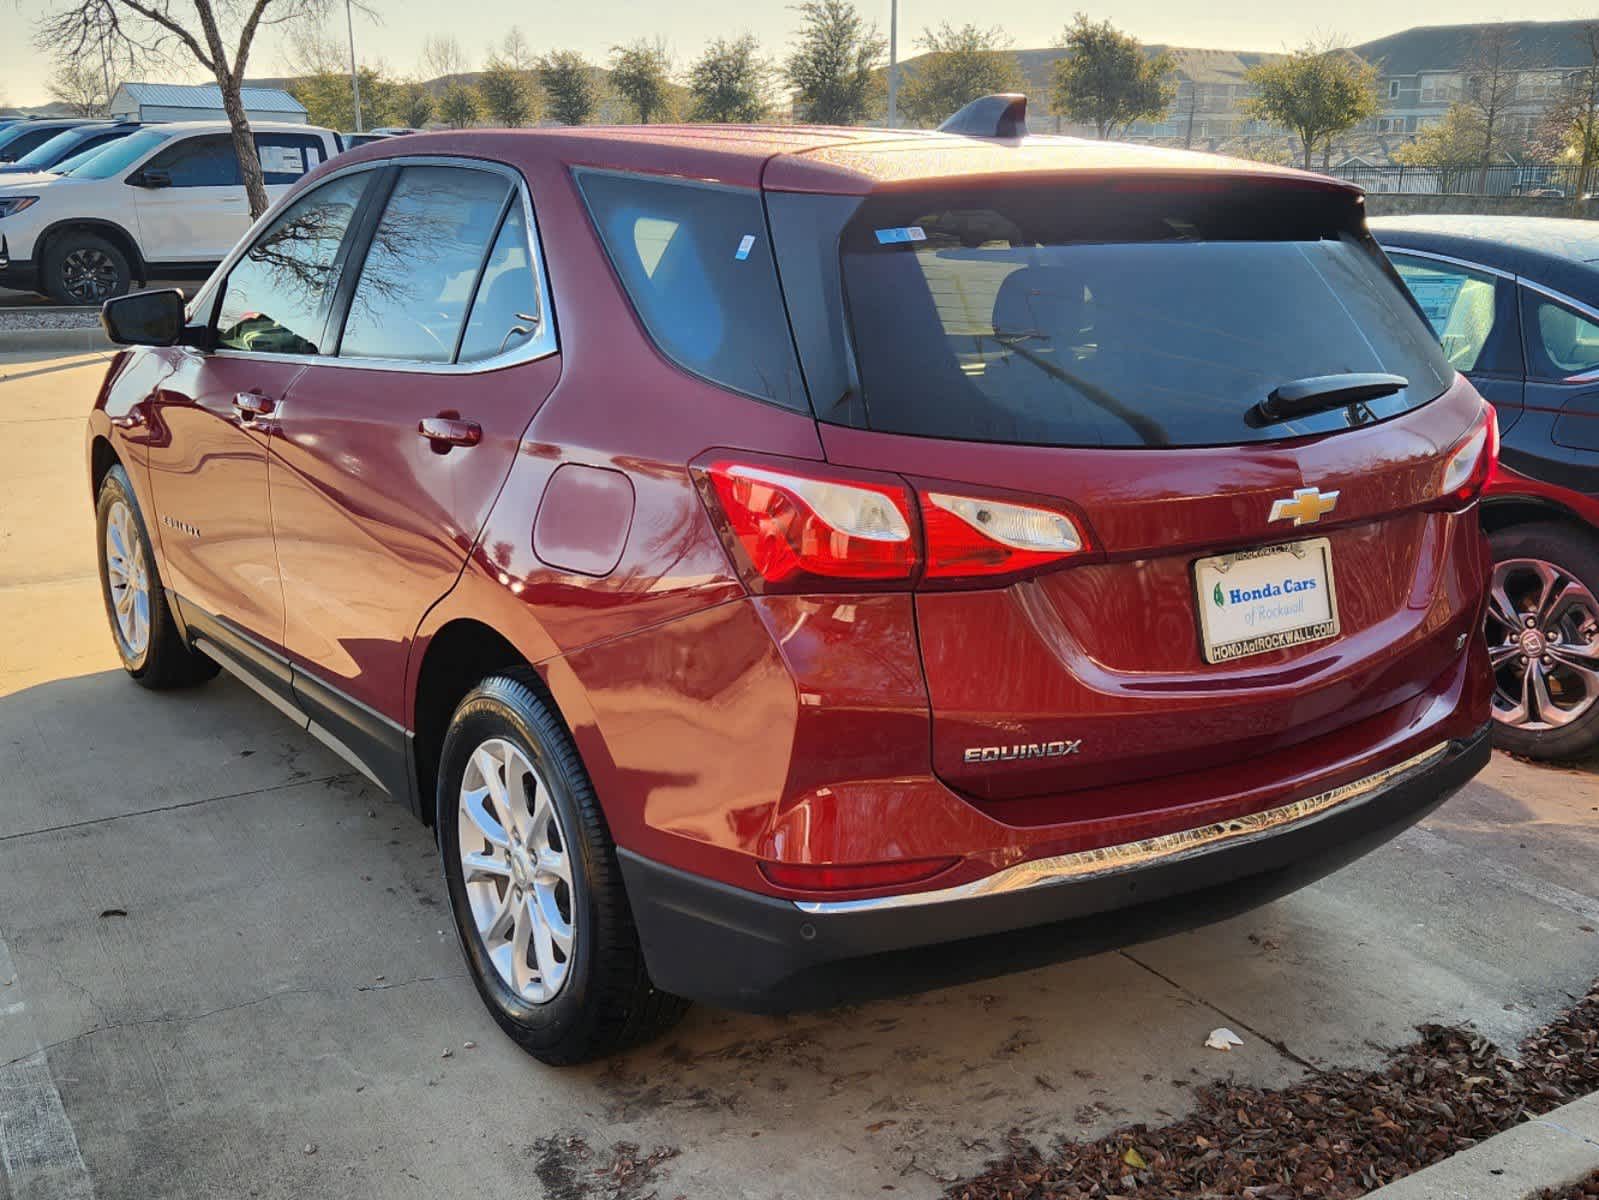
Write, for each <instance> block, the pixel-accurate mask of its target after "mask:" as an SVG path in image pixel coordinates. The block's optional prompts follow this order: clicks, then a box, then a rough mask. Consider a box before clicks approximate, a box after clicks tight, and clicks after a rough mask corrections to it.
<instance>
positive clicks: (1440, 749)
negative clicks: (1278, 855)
mask: <svg viewBox="0 0 1599 1200" xmlns="http://www.w3.org/2000/svg"><path fill="white" fill-rule="evenodd" d="M1448 752H1449V743H1448V742H1440V743H1439V744H1438V745H1436V746H1433V747H1431V748H1429V749H1427V750H1423V751H1422V752H1421V753H1420V754H1416V755H1413V756H1411V757H1410V758H1407V759H1405V761H1404V762H1402V763H1397V764H1395V765H1394V766H1391V767H1386V768H1384V769H1383V770H1381V771H1377V772H1374V773H1373V774H1371V775H1366V776H1364V777H1362V778H1360V779H1356V780H1354V781H1352V782H1350V783H1346V784H1342V785H1341V786H1339V787H1335V788H1331V789H1329V790H1328V791H1325V792H1318V793H1317V794H1316V795H1314V796H1307V797H1305V798H1304V799H1303V800H1295V801H1294V802H1293V803H1292V804H1284V805H1282V806H1281V807H1279V808H1268V809H1266V810H1265V811H1264V812H1258V813H1250V814H1249V815H1247V816H1242V817H1234V818H1232V819H1231V820H1227V821H1217V822H1213V823H1211V824H1209V825H1201V826H1200V827H1199V828H1197V829H1184V830H1181V831H1179V832H1177V833H1163V834H1161V835H1160V836H1158V837H1152V838H1144V839H1142V840H1140V841H1136V842H1124V843H1122V844H1121V845H1119V846H1101V847H1100V848H1099V849H1097V850H1078V851H1075V852H1073V853H1071V854H1060V855H1056V856H1055V857H1053V858H1040V859H1036V860H1034V861H1032V862H1023V863H1017V864H1016V865H1015V866H1013V867H1006V868H1005V869H1004V870H1001V871H996V872H994V874H992V875H985V876H984V877H983V878H981V879H974V880H972V882H970V883H963V884H960V885H958V886H956V887H949V888H940V889H937V890H935V891H930V892H903V893H900V894H898V895H893V896H873V897H871V898H870V899H867V900H804V901H795V903H794V907H795V908H797V909H799V910H800V911H801V912H805V913H817V914H829V913H851V912H872V911H877V910H881V909H887V908H911V907H914V906H918V905H923V904H944V903H947V902H948V901H951V900H975V899H977V898H979V897H982V896H997V895H1001V894H1003V893H1006V892H1019V891H1023V890H1025V889H1027V888H1035V887H1049V886H1051V885H1052V884H1057V883H1070V882H1074V881H1077V880H1082V879H1094V878H1098V877H1100V876H1104V875H1116V874H1120V873H1121V872H1124V871H1136V870H1138V869H1139V868H1140V867H1147V866H1150V865H1152V864H1155V863H1169V862H1176V861H1180V860H1182V859H1185V858H1193V857H1195V856H1197V855H1200V854H1208V853H1211V852H1212V851H1215V850H1218V849H1222V848H1224V847H1229V846H1235V845H1238V844H1241V843H1247V842H1253V841H1259V840H1261V839H1263V838H1268V837H1272V836H1274V835H1275V834H1278V833H1282V832H1283V831H1284V830H1286V829H1288V828H1290V827H1293V826H1300V825H1307V824H1310V823H1312V822H1314V821H1317V820H1320V819H1321V818H1322V817H1325V816H1326V815H1327V814H1328V813H1329V812H1331V811H1332V810H1333V809H1335V808H1345V807H1350V806H1352V805H1353V804H1354V803H1355V802H1364V801H1365V800H1367V799H1370V798H1371V796H1372V795H1373V793H1375V792H1378V791H1380V790H1381V789H1382V788H1384V787H1386V786H1387V785H1388V784H1390V783H1393V782H1394V781H1395V780H1397V779H1398V778H1399V777H1400V776H1402V775H1409V774H1410V773H1411V772H1413V771H1419V770H1421V769H1423V768H1425V767H1430V766H1432V765H1433V764H1434V763H1435V762H1437V761H1438V760H1439V759H1441V758H1443V757H1444V756H1445V755H1446V754H1448Z"/></svg>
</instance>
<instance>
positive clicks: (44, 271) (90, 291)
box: [39, 231, 133, 304]
mask: <svg viewBox="0 0 1599 1200" xmlns="http://www.w3.org/2000/svg"><path fill="white" fill-rule="evenodd" d="M39 268H40V270H39V276H40V282H41V283H43V285H44V290H45V294H46V295H47V296H49V297H50V299H52V300H54V301H55V302H56V303H57V304H100V303H102V302H103V301H106V300H109V299H111V297H113V296H122V295H126V294H127V293H128V292H129V291H131V290H132V288H133V268H132V266H131V264H129V262H128V256H127V255H126V254H124V253H123V252H122V250H121V249H120V248H118V247H117V245H116V244H115V243H113V242H109V241H107V240H106V239H105V238H103V237H100V236H99V235H98V234H93V233H87V232H82V233H79V232H74V231H68V232H67V233H63V234H60V235H58V236H57V237H54V238H52V239H51V240H50V244H49V246H48V247H46V248H45V252H44V254H43V255H42V256H41V261H40V263H39Z"/></svg>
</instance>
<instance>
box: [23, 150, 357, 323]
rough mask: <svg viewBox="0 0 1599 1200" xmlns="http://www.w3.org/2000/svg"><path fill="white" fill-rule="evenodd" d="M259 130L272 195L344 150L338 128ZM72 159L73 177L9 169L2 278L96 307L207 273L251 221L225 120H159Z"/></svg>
mask: <svg viewBox="0 0 1599 1200" xmlns="http://www.w3.org/2000/svg"><path fill="white" fill-rule="evenodd" d="M253 128H254V130H255V143H256V148H257V151H258V153H259V154H260V156H261V166H262V169H263V171H264V173H265V178H266V184H267V195H268V196H269V197H270V198H272V199H276V198H277V197H279V196H281V195H283V194H284V192H285V191H287V190H288V188H289V186H290V185H291V184H293V183H296V182H298V181H299V180H300V179H301V178H302V177H303V176H304V175H305V174H306V172H308V171H310V170H311V169H312V168H314V167H316V166H317V165H319V164H320V163H323V162H326V161H327V160H328V159H330V158H332V157H333V156H334V155H335V154H337V153H338V142H337V140H336V135H335V134H334V133H333V132H332V131H331V130H327V129H319V128H316V127H314V126H308V125H288V124H273V123H270V122H255V123H254V124H253ZM0 136H3V134H0ZM80 157H81V156H80ZM69 161H71V162H72V163H73V165H72V166H71V169H69V170H68V171H67V172H66V173H65V174H63V175H54V174H49V175H32V176H26V175H25V176H17V177H13V178H5V177H0V286H3V287H11V288H18V289H22V290H28V291H41V292H44V293H45V294H46V295H48V296H50V297H51V298H52V299H54V300H56V301H58V302H59V303H63V304H95V303H99V302H100V301H102V300H104V299H106V298H107V297H109V296H118V295H121V294H123V293H124V292H127V291H128V290H129V289H130V288H131V287H132V286H133V282H134V281H135V280H147V279H182V278H203V277H204V276H205V274H206V273H207V272H209V271H210V270H211V269H212V268H213V267H215V266H216V264H217V263H218V262H219V261H220V260H221V259H222V257H223V256H224V255H226V254H227V252H228V251H229V250H230V249H231V248H232V246H233V243H234V242H236V241H237V240H238V239H239V237H240V236H241V235H242V234H243V233H244V231H245V230H246V229H248V228H249V227H250V206H249V201H248V199H247V198H246V196H245V192H244V186H243V182H242V177H241V175H240V173H239V161H238V157H237V155H236V154H235V153H234V149H233V135H232V134H231V133H230V132H229V130H228V125H227V123H226V122H225V121H187V122H175V123H173V124H169V125H166V124H164V125H147V126H145V127H144V128H142V129H140V130H139V131H138V132H137V133H134V134H130V135H129V136H127V137H125V138H122V139H121V140H120V141H117V142H114V143H112V144H111V145H109V146H105V147H102V148H100V149H98V150H94V151H93V152H91V153H90V155H89V157H88V158H87V159H84V160H82V161H77V159H74V160H69ZM63 165H65V164H63Z"/></svg>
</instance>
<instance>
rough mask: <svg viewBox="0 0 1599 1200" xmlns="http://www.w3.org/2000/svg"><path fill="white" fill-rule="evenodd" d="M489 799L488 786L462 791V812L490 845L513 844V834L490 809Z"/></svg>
mask: <svg viewBox="0 0 1599 1200" xmlns="http://www.w3.org/2000/svg"><path fill="white" fill-rule="evenodd" d="M488 800H489V789H488V788H486V787H485V788H479V789H477V790H476V791H472V792H462V793H461V812H462V814H463V815H464V816H465V817H466V818H467V819H468V820H470V821H471V822H472V825H473V827H474V828H475V829H476V830H477V832H479V833H480V834H482V835H483V839H484V840H485V841H486V842H488V843H489V845H491V846H498V847H500V848H502V849H503V848H504V847H506V846H509V845H510V844H511V835H510V834H509V833H508V832H507V831H506V829H505V827H504V826H503V825H501V824H500V821H499V818H498V817H496V816H495V815H494V814H493V813H492V812H490V811H489V807H488Z"/></svg>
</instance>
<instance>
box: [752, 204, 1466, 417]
mask: <svg viewBox="0 0 1599 1200" xmlns="http://www.w3.org/2000/svg"><path fill="white" fill-rule="evenodd" d="M1231 186H1232V185H1230V184H1227V183H1223V184H1221V185H1220V186H1219V187H1216V186H1213V185H1209V184H1207V185H1206V186H1205V187H1203V189H1197V188H1190V189H1187V190H1185V187H1186V185H1185V184H1184V183H1183V182H1182V181H1180V180H1174V181H1169V182H1168V183H1164V184H1163V183H1161V182H1159V181H1151V184H1150V185H1145V184H1143V183H1140V184H1139V185H1137V186H1136V187H1129V188H1127V189H1126V190H1123V191H1120V192H1114V191H1113V189H1112V188H1110V187H1107V186H1106V185H1105V184H1103V183H1100V184H1098V185H1096V186H1092V187H1084V186H1083V185H1081V184H1075V185H1071V186H1065V185H1058V184H1057V185H1051V184H1049V183H1034V184H1031V185H1026V186H1018V185H1007V186H1000V187H984V188H982V189H980V190H971V191H965V192H950V193H943V194H937V193H927V194H921V195H916V194H910V195H903V194H890V195H887V196H884V197H880V198H870V199H867V200H866V201H864V202H862V203H860V204H859V205H857V206H855V207H854V209H853V212H852V214H851V215H849V216H848V218H847V220H845V222H844V224H843V227H842V228H841V229H840V230H839V231H838V235H837V236H838V240H837V247H838V261H839V263H840V266H839V269H838V278H837V281H836V283H835V284H834V285H833V286H836V287H837V288H838V292H837V293H834V294H833V295H832V296H829V295H828V294H827V292H828V281H827V279H826V275H825V273H821V272H817V273H813V274H814V275H815V278H816V280H817V282H816V283H815V285H814V286H815V287H816V289H817V290H818V292H819V293H820V294H819V296H818V298H817V301H816V302H819V303H822V304H829V305H830V306H831V307H832V308H833V309H834V310H835V311H841V312H842V313H843V314H847V317H845V318H843V319H845V320H846V321H847V326H848V333H849V335H850V336H849V337H848V339H835V341H836V342H838V343H840V344H844V345H847V346H851V347H852V348H853V358H854V366H855V368H856V369H855V372H854V379H853V380H852V381H851V386H852V387H856V388H858V392H859V394H858V397H856V399H855V401H854V402H852V403H851V404H849V405H847V406H844V407H840V408H837V409H836V410H835V412H834V414H833V415H832V416H831V417H830V418H829V419H839V420H843V421H846V422H848V423H851V424H858V425H863V426H865V427H867V428H871V429H879V430H885V431H890V432H895V433H911V434H921V435H926V436H933V437H942V438H954V439H961V440H971V441H993V442H1013V443H1022V444H1030V445H1060V446H1197V445H1216V444H1234V443H1242V442H1253V441H1269V440H1275V439H1280V438H1290V437H1300V436H1304V435H1306V434H1314V433H1324V432H1330V431H1333V430H1337V429H1343V428H1348V427H1349V426H1350V425H1352V424H1363V423H1366V422H1369V421H1371V420H1380V419H1382V418H1384V417H1388V416H1392V415H1394V414H1396V413H1398V412H1403V411H1405V410H1406V409H1408V408H1410V407H1413V406H1415V405H1417V404H1421V403H1425V402H1426V401H1428V400H1431V399H1432V398H1434V397H1435V396H1437V395H1438V394H1439V393H1440V392H1442V391H1443V390H1444V388H1445V387H1447V386H1448V384H1449V383H1450V382H1451V380H1452V379H1453V376H1454V372H1453V370H1452V368H1451V367H1450V365H1449V363H1448V361H1447V360H1446V359H1445V358H1444V356H1443V355H1442V353H1441V352H1440V350H1439V347H1438V345H1437V343H1436V341H1435V340H1434V338H1433V336H1432V333H1431V330H1429V328H1428V327H1427V325H1426V323H1425V322H1424V321H1423V320H1422V318H1421V317H1420V315H1419V314H1418V313H1417V312H1416V310H1415V308H1414V307H1413V306H1412V305H1411V304H1410V302H1409V300H1408V298H1407V297H1406V296H1405V294H1404V291H1403V289H1402V288H1401V286H1400V285H1399V284H1398V282H1397V281H1396V280H1395V279H1394V278H1393V276H1392V274H1391V273H1390V272H1389V271H1388V270H1387V268H1386V265H1385V264H1384V262H1383V260H1382V259H1381V257H1380V255H1379V254H1378V253H1377V252H1376V251H1375V250H1374V248H1373V247H1372V246H1371V244H1370V242H1369V239H1367V238H1365V237H1364V236H1363V235H1362V234H1361V233H1359V232H1358V219H1357V218H1356V217H1355V215H1354V211H1353V205H1352V203H1351V201H1350V200H1349V199H1348V198H1347V197H1345V196H1343V195H1341V194H1338V193H1325V194H1324V193H1321V192H1320V191H1308V190H1295V191H1292V192H1287V193H1283V192H1280V191H1278V192H1268V191H1265V190H1262V189H1260V188H1259V185H1254V187H1253V190H1251V187H1250V185H1247V184H1240V185H1238V187H1239V190H1238V192H1237V193H1236V194H1232V193H1230V192H1229V190H1228V189H1229V188H1230V187H1231ZM810 199H811V198H808V197H789V198H785V205H784V208H782V209H779V208H778V207H777V206H776V205H775V204H774V208H773V212H774V218H773V219H774V222H776V223H777V224H776V233H777V236H778V237H779V239H780V243H781V239H782V238H783V237H784V236H785V233H786V231H787V229H788V228H789V227H790V224H791V223H792V224H793V226H794V227H796V228H797V227H799V224H800V222H799V221H797V220H795V221H793V222H790V221H789V219H788V218H787V217H786V216H785V217H784V218H782V219H780V218H779V216H778V214H779V213H780V212H783V213H789V212H791V211H792V209H793V208H795V207H796V206H803V205H804V204H806V203H807V202H808V201H809V200H810ZM815 199H817V200H821V201H824V202H826V201H827V200H829V199H832V198H824V197H818V198H815ZM834 203H835V206H836V201H835V202H834ZM813 236H814V235H813ZM785 253H786V248H785ZM784 261H785V271H784V275H785V280H786V279H787V278H788V276H789V274H790V273H789V271H788V270H787V258H786V257H785V260H784ZM802 302H804V301H803V298H801V297H796V296H794V295H793V294H791V295H790V303H791V305H792V306H795V307H798V306H799V305H800V304H801V303H802ZM1351 372H1388V373H1393V374H1397V375H1401V376H1403V377H1404V378H1405V379H1407V380H1408V381H1409V386H1408V387H1407V388H1405V389H1404V390H1402V391H1401V392H1400V393H1398V394H1397V395H1395V396H1391V397H1385V398H1383V399H1380V400H1375V401H1369V402H1367V403H1366V404H1364V405H1361V406H1358V407H1355V408H1346V409H1338V410H1333V411H1330V412H1325V413H1318V414H1315V415H1313V416H1309V417H1305V418H1301V419H1299V420H1295V421H1292V422H1281V423H1276V424H1269V425H1259V424H1257V423H1255V422H1252V421H1251V420H1249V419H1248V416H1247V414H1249V412H1250V410H1251V409H1253V408H1254V406H1255V405H1256V404H1257V403H1258V402H1259V401H1261V400H1263V399H1265V398H1266V396H1267V395H1269V394H1270V393H1271V392H1272V390H1273V389H1275V388H1277V387H1278V386H1280V385H1282V384H1285V383H1290V382H1293V381H1295V380H1301V379H1306V378H1309V377H1311V376H1318V375H1335V374H1345V373H1351ZM807 373H808V374H810V375H811V376H812V377H813V378H816V377H818V376H819V374H820V370H819V369H813V368H812V367H811V365H810V363H809V361H807ZM834 374H835V376H836V375H839V374H840V372H838V371H837V370H836V368H835V369H834Z"/></svg>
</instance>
